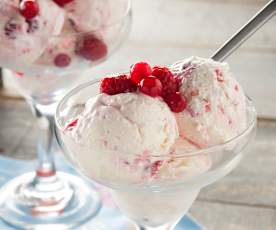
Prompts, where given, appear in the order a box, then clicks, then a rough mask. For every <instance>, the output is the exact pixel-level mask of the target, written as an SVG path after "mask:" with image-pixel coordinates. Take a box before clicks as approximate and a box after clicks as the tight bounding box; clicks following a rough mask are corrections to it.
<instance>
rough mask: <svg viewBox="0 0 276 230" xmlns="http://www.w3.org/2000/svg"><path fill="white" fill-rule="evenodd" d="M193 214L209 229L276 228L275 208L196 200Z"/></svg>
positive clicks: (254, 229) (192, 210)
mask: <svg viewBox="0 0 276 230" xmlns="http://www.w3.org/2000/svg"><path fill="white" fill-rule="evenodd" d="M191 214H192V215H193V216H194V217H195V218H196V219H197V220H198V221H199V222H200V223H202V224H203V225H204V226H205V227H206V229H208V230H275V226H276V211H275V210H274V209H266V208H256V207H249V206H246V207H245V206H236V205H227V204H217V203H209V202H199V201H196V202H195V203H194V205H193V206H192V209H191Z"/></svg>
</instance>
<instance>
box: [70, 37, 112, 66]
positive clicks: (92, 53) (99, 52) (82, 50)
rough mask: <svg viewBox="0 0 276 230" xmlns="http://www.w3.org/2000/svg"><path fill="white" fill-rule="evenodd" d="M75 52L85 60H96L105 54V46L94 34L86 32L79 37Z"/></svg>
mask: <svg viewBox="0 0 276 230" xmlns="http://www.w3.org/2000/svg"><path fill="white" fill-rule="evenodd" d="M75 52H76V54H78V55H80V56H81V57H83V58H85V59H87V60H90V61H97V60H99V59H101V58H103V57H105V56H106V55H107V46H106V44H105V43H104V42H103V41H102V40H100V39H99V38H97V37H96V36H95V35H93V34H86V35H84V36H83V37H82V38H81V39H80V41H79V44H77V46H76V50H75Z"/></svg>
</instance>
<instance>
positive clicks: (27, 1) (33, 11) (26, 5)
mask: <svg viewBox="0 0 276 230" xmlns="http://www.w3.org/2000/svg"><path fill="white" fill-rule="evenodd" d="M19 12H20V14H21V15H22V16H23V17H24V18H26V19H28V20H30V19H33V18H34V17H36V16H37V15H38V13H39V6H38V3H37V1H36V0H21V1H20V2H19Z"/></svg>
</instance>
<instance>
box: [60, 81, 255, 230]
mask: <svg viewBox="0 0 276 230" xmlns="http://www.w3.org/2000/svg"><path fill="white" fill-rule="evenodd" d="M97 94H99V82H97V81H92V82H88V83H85V84H82V85H80V86H78V87H76V88H75V89H73V90H72V91H71V92H69V93H68V94H67V95H66V96H65V97H64V98H63V99H62V100H61V101H60V103H59V105H58V107H57V111H56V118H55V119H56V135H57V139H58V142H59V144H60V145H61V146H62V148H63V150H64V153H65V154H66V156H67V158H68V159H69V160H70V162H71V163H72V164H73V165H74V166H75V167H76V168H77V169H78V170H79V171H80V172H81V173H83V174H84V175H86V176H87V177H88V178H90V179H92V180H94V181H97V182H98V183H100V184H102V185H104V186H106V187H108V188H110V192H111V194H112V197H113V199H114V201H115V202H116V203H117V205H118V207H119V208H120V209H121V211H122V212H123V213H124V214H125V215H126V216H127V217H129V218H130V219H131V220H132V221H134V222H135V227H136V228H137V229H144V230H146V229H151V230H155V229H156V230H157V229H158V230H161V229H162V230H163V229H164V230H165V229H166V230H168V229H174V226H176V224H177V223H178V221H179V220H180V219H181V217H182V216H183V215H185V214H186V213H187V211H188V210H189V208H190V207H191V205H192V203H193V201H194V200H195V199H196V197H197V195H198V194H199V192H200V189H201V188H203V187H204V186H207V185H209V184H211V183H213V182H215V181H217V180H218V179H220V178H222V177H223V176H225V175H226V174H228V173H229V172H231V171H232V170H233V169H234V168H235V167H236V166H237V164H238V163H239V162H240V160H241V159H242V158H243V156H244V154H243V150H244V149H245V147H246V146H247V145H248V143H249V142H250V140H251V139H252V138H253V137H254V135H255V130H256V111H255V108H254V106H253V105H252V103H251V101H250V99H249V98H247V105H246V113H247V125H246V128H245V129H244V130H243V131H242V132H241V133H240V135H238V136H236V137H234V138H232V139H231V140H229V141H227V142H225V143H223V144H219V145H215V146H212V147H208V148H204V149H200V150H197V151H193V152H188V153H177V154H176V155H173V156H171V155H170V156H169V155H168V156H164V155H163V156H160V155H158V153H157V154H156V155H154V156H143V158H142V159H141V155H139V156H133V155H131V154H130V156H129V158H128V159H127V161H126V160H125V159H124V160H122V158H121V159H120V156H118V155H116V154H115V153H114V155H113V154H111V156H110V155H108V156H107V155H106V154H103V155H102V156H101V157H96V156H94V154H93V151H94V150H93V149H91V148H89V146H85V145H83V144H79V143H72V139H70V136H68V135H67V132H68V131H69V132H70V129H68V124H72V121H74V119H75V118H76V117H78V115H79V114H81V112H82V111H83V109H84V106H85V103H86V102H87V101H88V99H89V98H91V97H94V96H96V95H97ZM69 128H70V125H69ZM89 128H90V129H93V127H89ZM91 141H93V140H91ZM80 153H82V155H85V156H86V160H85V161H84V159H82V160H81V159H78V157H79V154H80ZM95 155H97V154H95ZM137 160H139V161H137ZM134 162H136V163H137V162H138V164H136V165H135V166H134V167H131V166H133V165H132V163H134ZM159 162H165V163H166V164H167V166H168V167H166V166H165V167H162V168H161V170H162V172H161V173H162V177H161V178H159V179H158V178H155V177H154V175H152V172H153V171H152V168H151V170H148V169H147V167H144V166H145V164H147V163H148V165H150V167H152V166H157V167H158V163H159ZM171 163H172V164H174V165H176V166H177V167H181V172H184V173H180V174H178V173H177V171H171V170H170V168H169V164H171ZM166 164H165V165H166ZM98 165H101V167H97V166H98ZM96 168H98V169H99V170H96ZM148 174H151V175H148Z"/></svg>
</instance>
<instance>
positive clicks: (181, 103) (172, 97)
mask: <svg viewBox="0 0 276 230" xmlns="http://www.w3.org/2000/svg"><path fill="white" fill-rule="evenodd" d="M164 100H165V102H166V103H167V105H168V106H169V107H170V109H171V111H173V112H175V113H180V112H182V111H184V109H185V108H186V107H187V101H186V99H185V98H184V97H183V96H181V94H180V93H179V92H176V93H172V94H169V95H167V96H166V97H165V98H164Z"/></svg>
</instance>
